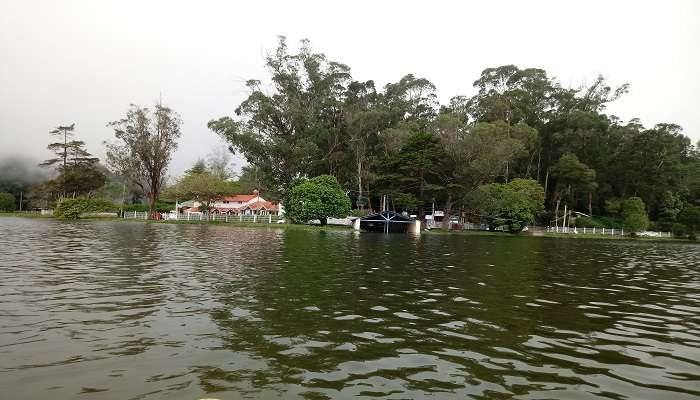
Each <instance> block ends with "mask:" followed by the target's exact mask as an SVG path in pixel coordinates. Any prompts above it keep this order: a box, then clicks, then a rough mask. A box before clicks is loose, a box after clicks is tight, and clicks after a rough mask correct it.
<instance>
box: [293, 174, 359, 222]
mask: <svg viewBox="0 0 700 400" xmlns="http://www.w3.org/2000/svg"><path fill="white" fill-rule="evenodd" d="M350 205H351V204H350V198H349V197H348V195H347V193H345V191H344V190H343V188H342V186H340V184H339V183H338V180H337V179H336V178H335V177H334V176H330V175H319V176H317V177H315V178H311V179H303V180H298V181H297V182H295V183H294V184H293V185H292V187H291V188H290V189H289V190H288V191H287V193H286V195H285V197H284V207H285V215H286V216H287V217H289V218H290V219H291V220H292V222H294V223H302V224H303V223H306V222H308V221H310V220H314V219H318V220H319V221H320V222H321V225H326V223H327V220H328V218H329V217H335V218H345V217H347V216H348V214H349V213H350Z"/></svg>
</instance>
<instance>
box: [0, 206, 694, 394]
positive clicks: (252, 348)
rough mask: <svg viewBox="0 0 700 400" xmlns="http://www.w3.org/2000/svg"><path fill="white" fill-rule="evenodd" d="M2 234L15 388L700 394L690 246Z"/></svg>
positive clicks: (270, 233)
mask: <svg viewBox="0 0 700 400" xmlns="http://www.w3.org/2000/svg"><path fill="white" fill-rule="evenodd" d="M0 223H1V224H2V225H0V248H1V249H2V256H1V258H0V259H1V260H2V263H1V265H0V295H1V296H0V317H2V318H1V319H0V371H1V372H2V373H0V387H2V388H3V397H5V396H7V397H16V398H48V397H52V398H56V399H72V398H75V397H76V395H78V394H80V397H87V398H95V399H114V398H134V399H135V398H169V399H179V398H181V399H193V398H197V397H198V396H199V397H201V396H204V395H209V396H214V397H217V398H222V399H228V398H231V399H234V398H241V397H248V398H308V399H326V398H334V399H336V398H339V399H343V398H355V397H361V398H372V399H373V398H424V397H431V398H445V399H452V398H479V399H481V398H483V399H486V398H488V399H493V398H576V399H579V398H613V399H623V398H630V399H656V398H679V399H683V398H688V399H690V398H697V397H698V396H700V389H698V387H699V385H698V381H699V378H700V362H699V361H698V360H700V350H698V349H699V348H700V329H699V325H700V317H699V315H700V313H699V311H700V295H699V294H698V293H699V292H698V286H699V283H700V271H698V268H700V252H699V251H698V250H699V248H698V246H694V245H689V244H688V245H679V244H653V243H637V242H619V241H614V242H612V241H611V242H605V241H602V242H601V241H583V240H572V241H569V240H556V239H552V240H549V239H542V238H519V237H507V238H493V237H462V236H422V237H420V238H416V237H412V236H409V235H383V234H376V235H375V234H361V235H356V234H353V233H350V232H337V231H330V232H307V231H292V230H282V229H274V228H273V229H230V228H227V227H219V226H206V225H157V224H140V223H109V222H104V223H96V222H89V223H61V222H57V221H46V220H29V219H13V218H3V219H2V220H0ZM10 232H11V233H12V234H9V233H10Z"/></svg>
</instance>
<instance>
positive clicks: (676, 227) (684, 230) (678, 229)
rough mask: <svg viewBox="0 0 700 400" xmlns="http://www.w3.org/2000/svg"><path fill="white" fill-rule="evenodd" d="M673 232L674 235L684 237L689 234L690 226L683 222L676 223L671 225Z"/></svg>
mask: <svg viewBox="0 0 700 400" xmlns="http://www.w3.org/2000/svg"><path fill="white" fill-rule="evenodd" d="M671 232H673V236H674V237H677V238H684V237H687V236H688V227H686V226H685V225H683V224H679V223H675V224H673V226H672V227H671Z"/></svg>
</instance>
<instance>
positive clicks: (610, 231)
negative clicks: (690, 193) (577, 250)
mask: <svg viewBox="0 0 700 400" xmlns="http://www.w3.org/2000/svg"><path fill="white" fill-rule="evenodd" d="M547 232H550V233H573V234H583V235H610V236H625V230H624V229H615V228H575V227H574V228H567V227H562V226H558V227H552V226H548V227H547ZM637 236H648V237H671V232H653V231H644V232H638V233H637Z"/></svg>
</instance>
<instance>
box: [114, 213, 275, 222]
mask: <svg viewBox="0 0 700 400" xmlns="http://www.w3.org/2000/svg"><path fill="white" fill-rule="evenodd" d="M124 219H148V213H147V212H144V211H125V212H124ZM163 219H164V220H171V221H190V222H198V221H202V222H205V221H219V222H238V223H249V224H250V223H252V224H276V223H278V221H281V220H283V218H282V217H280V216H278V215H228V214H206V215H205V214H202V213H179V214H175V213H169V214H163Z"/></svg>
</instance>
